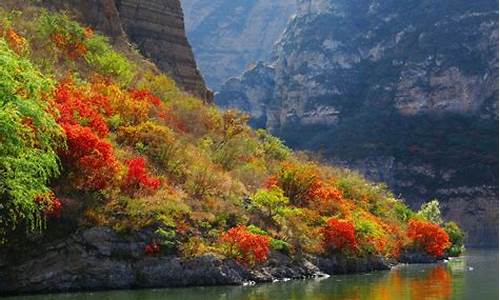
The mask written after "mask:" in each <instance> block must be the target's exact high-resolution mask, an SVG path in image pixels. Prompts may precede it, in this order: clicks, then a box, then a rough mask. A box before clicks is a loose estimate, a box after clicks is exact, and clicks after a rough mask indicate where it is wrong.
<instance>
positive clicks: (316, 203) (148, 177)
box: [0, 10, 463, 265]
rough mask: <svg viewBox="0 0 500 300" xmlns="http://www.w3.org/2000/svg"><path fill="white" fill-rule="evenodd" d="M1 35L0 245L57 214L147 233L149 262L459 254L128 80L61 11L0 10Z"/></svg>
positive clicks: (135, 75) (164, 81)
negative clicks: (407, 251)
mask: <svg viewBox="0 0 500 300" xmlns="http://www.w3.org/2000/svg"><path fill="white" fill-rule="evenodd" d="M21 33H24V34H25V37H23V35H22V34H21ZM0 36H1V38H0V62H2V63H1V64H0V95H1V96H2V97H1V99H2V107H1V109H0V120H1V126H0V141H1V143H2V147H1V150H0V172H1V173H2V175H3V176H2V177H1V179H0V188H1V192H2V194H1V200H2V206H1V207H0V236H1V237H2V238H8V237H9V235H12V234H19V232H16V231H13V229H15V228H16V227H18V226H23V227H25V228H26V229H29V230H28V231H29V232H31V233H29V234H32V233H33V232H34V231H39V230H41V229H42V228H43V227H44V224H45V220H46V218H48V217H50V216H58V217H59V216H60V217H61V218H65V217H66V218H77V219H78V220H77V221H79V222H80V223H81V224H84V225H87V226H94V225H105V226H110V227H113V228H114V229H115V230H117V231H131V230H139V229H142V228H146V227H153V228H154V229H155V232H156V235H157V239H155V240H153V241H148V246H147V249H145V252H146V253H147V254H148V255H158V254H160V253H161V252H162V251H167V250H169V251H177V252H178V253H179V254H181V255H185V256H196V255H201V254H203V253H206V252H216V253H220V254H222V255H226V256H230V257H235V258H237V259H240V260H241V261H243V262H244V263H246V264H248V265H254V264H256V263H261V262H263V261H265V259H266V258H267V256H268V255H269V251H270V249H272V250H275V251H283V252H287V253H292V254H293V253H304V252H306V253H314V254H324V255H328V254H331V253H342V254H343V255H352V256H362V255H368V254H375V255H383V256H387V257H395V258H396V257H397V256H398V255H399V252H400V251H401V249H403V248H410V247H411V248H418V249H419V250H421V251H426V252H428V253H429V254H432V255H436V256H441V255H443V254H444V251H446V250H448V249H461V248H460V247H461V243H462V241H463V238H462V239H461V238H460V231H459V230H458V229H457V228H456V227H453V226H451V225H449V226H448V227H446V228H448V229H447V232H449V233H450V234H453V236H452V237H451V240H452V241H453V242H455V244H453V243H450V242H449V241H448V239H449V237H448V233H446V232H445V231H444V230H443V229H441V227H440V226H441V224H434V223H432V221H433V220H423V219H424V218H425V214H424V213H422V214H414V213H413V212H412V211H411V210H409V209H408V208H407V207H406V205H405V204H404V203H403V202H402V201H401V200H398V199H396V198H395V197H394V196H393V195H392V194H391V193H390V192H388V191H387V189H386V188H385V187H383V186H381V185H376V184H373V183H370V182H367V181H366V180H364V179H363V178H361V177H360V176H358V175H356V174H354V173H352V172H349V171H347V170H341V169H337V168H334V167H331V166H326V165H322V164H320V163H317V162H314V161H313V160H311V159H308V158H305V157H303V155H300V154H296V153H293V152H292V151H290V150H289V149H288V148H286V147H285V146H284V145H283V144H282V143H281V141H280V140H278V139H276V138H275V137H273V136H271V135H269V134H268V133H266V132H265V131H263V130H259V131H254V130H252V129H251V128H250V127H249V126H248V125H247V121H248V117H247V116H246V115H244V114H242V113H240V112H238V111H226V112H221V111H219V110H218V109H217V108H216V107H214V106H211V105H206V104H204V103H203V102H202V101H201V100H199V99H196V98H194V97H192V96H190V95H187V94H185V93H183V92H182V91H180V90H179V89H177V88H176V86H175V84H174V83H173V81H172V80H171V79H170V78H169V77H167V76H166V75H163V74H155V72H154V70H149V71H146V72H142V71H141V72H138V71H137V70H139V69H141V70H143V68H144V67H143V66H139V65H137V63H134V62H132V61H129V60H127V59H126V58H125V56H124V55H122V54H120V53H119V52H117V51H115V50H114V49H113V48H112V47H111V46H110V45H109V44H108V43H107V41H106V39H105V38H104V37H102V36H100V35H99V34H98V33H95V32H93V30H92V29H90V28H85V27H82V26H81V25H79V24H78V23H76V22H74V21H72V20H71V19H70V18H69V17H68V16H67V15H64V14H55V13H48V12H46V11H43V10H34V11H33V10H30V12H29V16H27V15H23V13H15V14H12V13H10V14H9V13H7V12H5V11H2V10H0ZM42 41H43V42H42ZM54 193H55V194H56V195H57V197H58V198H59V199H63V200H62V201H60V200H59V199H58V198H56V197H55V196H54ZM64 199H66V200H64ZM67 199H71V200H72V201H67ZM88 199H94V200H95V201H89V200H88ZM61 202H62V209H61V207H60V206H61ZM75 202H76V203H78V205H75ZM72 206H75V207H72ZM70 210H72V211H74V210H78V213H77V214H76V216H75V214H71V216H70V215H69V214H68V215H67V216H65V212H67V211H70ZM84 225H82V226H84ZM416 225H419V226H416ZM420 225H421V226H420ZM51 226H54V227H57V222H53V223H51V224H50V226H49V229H48V233H50V229H51V228H50V227H51ZM430 229H432V230H430ZM407 230H408V231H407ZM429 241H431V242H429ZM436 245H437V246H436ZM453 247H455V248H453Z"/></svg>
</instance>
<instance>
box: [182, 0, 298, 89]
mask: <svg viewBox="0 0 500 300" xmlns="http://www.w3.org/2000/svg"><path fill="white" fill-rule="evenodd" d="M181 2H182V6H183V8H184V13H185V16H186V29H187V32H188V37H189V40H190V41H191V43H192V45H193V49H194V52H195V55H196V59H197V61H198V64H199V66H200V69H201V71H202V73H203V75H204V76H205V78H206V80H207V83H208V85H209V86H210V88H212V89H214V90H218V89H219V88H220V86H221V85H222V83H223V82H224V81H225V80H227V79H228V78H230V77H232V76H236V75H238V74H240V73H241V72H243V71H244V70H245V68H246V67H247V66H248V65H249V64H251V63H254V62H256V61H258V60H264V59H268V58H269V57H270V55H271V52H272V47H273V44H274V43H275V42H276V40H277V39H278V37H279V36H280V34H281V33H282V32H283V30H284V29H285V26H286V24H287V22H288V20H289V18H290V16H291V15H292V14H293V13H294V12H295V7H296V3H295V2H296V0H252V1H248V0H181Z"/></svg>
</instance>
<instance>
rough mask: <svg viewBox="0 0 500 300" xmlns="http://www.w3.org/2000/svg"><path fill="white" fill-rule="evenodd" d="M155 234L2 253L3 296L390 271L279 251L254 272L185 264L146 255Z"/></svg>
mask: <svg viewBox="0 0 500 300" xmlns="http://www.w3.org/2000/svg"><path fill="white" fill-rule="evenodd" d="M152 236H153V232H152V231H147V230H145V231H141V232H137V233H134V234H129V235H118V234H116V233H115V232H114V231H113V230H111V229H109V228H103V227H96V228H90V229H87V230H83V231H79V232H76V233H74V234H73V235H71V236H70V237H68V238H65V239H63V240H59V241H51V242H45V243H41V244H38V245H37V246H36V247H32V248H29V249H26V251H22V252H20V253H15V254H14V253H13V252H9V250H8V249H4V252H2V253H0V293H1V294H2V295H6V294H22V293H46V292H68V291H81V290H92V291H95V290H104V289H131V288H157V287H182V286H209V285H241V284H244V283H246V282H271V281H273V280H279V279H285V278H288V279H298V278H307V277H315V276H324V275H325V273H327V274H344V273H353V272H368V271H373V270H387V269H389V268H390V267H391V262H388V261H386V260H384V259H383V258H379V257H365V258H358V259H349V258H346V257H340V256H332V257H327V258H325V257H323V258H320V257H311V258H302V259H295V260H294V259H292V258H291V257H289V256H287V255H285V254H282V253H278V252H275V253H273V254H272V255H271V257H270V258H269V259H268V261H267V262H266V264H265V265H262V266H259V267H256V268H252V269H249V268H247V267H245V266H243V265H242V264H240V263H237V262H236V261H234V260H231V259H222V258H220V257H218V256H216V255H213V254H207V255H204V256H201V257H196V258H192V259H182V258H179V257H178V256H175V255H173V254H164V255H154V256H148V255H146V254H145V252H144V248H145V246H146V243H147V241H150V240H151V238H152Z"/></svg>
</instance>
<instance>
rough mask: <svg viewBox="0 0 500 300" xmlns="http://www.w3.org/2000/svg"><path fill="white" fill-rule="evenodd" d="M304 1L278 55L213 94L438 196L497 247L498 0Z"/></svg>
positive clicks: (353, 163)
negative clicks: (472, 0)
mask: <svg viewBox="0 0 500 300" xmlns="http://www.w3.org/2000/svg"><path fill="white" fill-rule="evenodd" d="M299 2H300V4H299V8H298V12H297V16H296V17H295V18H294V19H293V20H292V21H291V22H290V23H289V24H288V26H287V29H286V31H285V33H284V35H283V37H282V39H281V40H280V41H279V43H278V46H277V48H276V50H275V53H274V57H275V58H274V59H273V60H272V61H270V62H269V63H268V64H259V65H257V66H256V67H255V68H254V69H252V70H250V71H247V72H246V73H245V74H243V75H242V77H241V79H232V80H230V81H228V82H227V83H226V85H225V86H224V87H223V88H222V89H221V92H220V94H219V95H218V96H217V99H216V101H217V103H218V104H220V105H222V106H224V107H236V108H240V109H242V110H244V111H247V112H250V113H252V114H253V115H254V117H255V119H254V125H256V126H259V127H266V128H268V129H269V130H271V131H272V132H273V133H274V134H276V135H278V136H280V137H281V138H283V139H284V140H285V141H286V143H287V145H289V146H292V148H297V149H308V150H314V151H317V152H320V153H321V154H322V155H323V156H324V157H325V158H327V159H329V160H330V161H332V162H335V163H336V164H342V165H346V166H349V167H351V168H354V169H357V170H359V171H361V172H362V173H363V174H365V175H366V176H368V177H369V178H371V179H372V180H376V181H383V182H386V183H387V184H388V185H389V186H390V188H391V190H392V191H393V192H394V193H396V194H398V195H399V194H401V195H402V196H403V197H404V198H405V199H407V200H408V201H409V203H410V204H411V206H412V207H414V208H416V207H418V206H419V205H420V204H421V203H422V201H426V200H428V199H432V198H438V199H439V200H440V201H441V202H442V206H443V210H444V214H445V216H446V217H447V218H451V219H457V220H459V221H460V223H461V225H463V226H464V228H466V231H468V233H469V242H470V243H471V244H474V245H477V246H480V245H481V246H496V245H497V244H498V241H497V240H498V238H497V236H498V205H497V204H498V3H497V2H495V1H491V0H484V1H475V2H473V3H472V2H470V1H453V3H451V2H449V1H444V2H443V1H441V2H439V1H417V2H416V1H410V0H408V1H367V0H357V1H343V0H304V1H299ZM304 137H307V138H304Z"/></svg>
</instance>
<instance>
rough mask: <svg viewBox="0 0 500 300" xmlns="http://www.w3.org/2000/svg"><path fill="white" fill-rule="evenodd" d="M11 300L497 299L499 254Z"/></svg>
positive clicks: (471, 253) (13, 299)
mask: <svg viewBox="0 0 500 300" xmlns="http://www.w3.org/2000/svg"><path fill="white" fill-rule="evenodd" d="M6 299H11V300H22V299H26V300H28V299H29V300H48V299H55V300H63V299H64V300H82V299H91V300H93V299H95V300H97V299H99V300H160V299H161V300H163V299H182V300H191V299H203V300H212V299H214V300H215V299H217V300H225V299H251V300H268V299H269V300H279V299H294V300H302V299H313V300H322V299H374V300H379V299H380V300H382V299H397V300H400V299H401V300H405V299H417V300H421V299H423V300H425V299H433V300H440V299H478V300H487V299H498V250H469V251H468V252H467V253H466V255H465V256H463V257H460V258H457V259H452V260H450V261H449V262H448V263H441V264H435V265H407V266H399V267H397V268H394V269H393V270H391V271H386V272H375V273H370V274H360V275H342V276H332V277H330V278H327V279H322V280H299V281H288V282H280V283H273V284H263V285H256V286H244V287H243V286H238V287H207V288H183V289H158V290H140V291H113V292H99V293H79V294H62V295H41V296H26V297H11V298H6Z"/></svg>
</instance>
